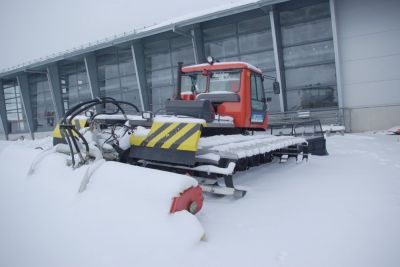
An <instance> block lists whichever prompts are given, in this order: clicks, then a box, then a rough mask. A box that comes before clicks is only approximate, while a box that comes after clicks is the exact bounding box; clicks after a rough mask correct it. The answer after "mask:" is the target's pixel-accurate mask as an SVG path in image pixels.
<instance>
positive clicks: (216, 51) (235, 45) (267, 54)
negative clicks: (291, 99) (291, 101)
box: [203, 14, 280, 111]
mask: <svg viewBox="0 0 400 267" xmlns="http://www.w3.org/2000/svg"><path fill="white" fill-rule="evenodd" d="M203 38H204V50H205V54H206V55H207V56H208V55H211V56H213V57H215V58H217V59H218V60H220V61H225V62H227V61H238V60H240V61H244V62H248V63H250V64H252V65H254V66H256V67H258V68H260V69H261V70H262V71H263V73H264V74H267V75H269V76H276V70H275V57H274V51H273V43H272V34H271V24H270V18H269V15H265V14H263V15H262V16H260V15H255V16H253V17H252V18H251V19H241V20H239V19H238V21H237V22H236V23H231V24H227V25H219V26H212V27H205V28H204V29H203ZM272 89H273V88H272V81H271V80H268V79H265V80H264V90H265V94H266V95H267V96H268V97H272V102H271V103H269V110H270V111H280V102H279V96H278V95H274V93H273V90H272Z"/></svg>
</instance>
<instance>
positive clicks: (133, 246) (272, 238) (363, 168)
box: [0, 133, 400, 267]
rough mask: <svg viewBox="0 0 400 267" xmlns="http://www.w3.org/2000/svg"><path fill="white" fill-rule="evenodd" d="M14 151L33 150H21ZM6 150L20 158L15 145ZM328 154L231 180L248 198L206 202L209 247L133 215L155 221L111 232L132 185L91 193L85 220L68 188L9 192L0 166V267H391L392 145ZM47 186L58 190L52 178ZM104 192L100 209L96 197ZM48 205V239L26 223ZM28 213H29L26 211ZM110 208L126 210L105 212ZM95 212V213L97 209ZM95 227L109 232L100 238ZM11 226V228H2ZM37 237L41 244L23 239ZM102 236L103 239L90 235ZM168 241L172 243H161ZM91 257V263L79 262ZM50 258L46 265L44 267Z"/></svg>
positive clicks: (203, 218)
mask: <svg viewBox="0 0 400 267" xmlns="http://www.w3.org/2000/svg"><path fill="white" fill-rule="evenodd" d="M21 143H23V145H24V146H35V144H32V143H30V142H29V141H25V142H21ZM43 143H45V142H44V141H43ZM9 144H10V143H7V142H1V143H0V153H1V150H3V152H4V151H9V150H10V147H9V148H7V149H4V147H5V146H7V145H9ZM11 146H12V147H17V146H16V145H15V143H13V144H12V145H11ZM327 146H328V152H329V154H330V155H329V156H322V157H319V156H312V157H310V160H309V161H308V162H302V163H296V162H295V161H289V162H288V163H284V164H279V163H274V164H269V165H264V166H260V167H256V168H253V169H251V170H250V171H249V172H247V173H239V174H237V175H236V177H235V180H234V181H235V182H236V184H237V186H238V187H240V188H244V189H246V190H247V191H248V193H247V195H246V196H245V197H244V198H243V199H238V200H234V199H232V198H229V197H225V198H217V197H213V196H209V195H206V196H205V203H204V206H203V209H202V210H201V211H200V213H199V214H198V215H197V218H198V221H200V223H201V224H202V226H203V229H204V230H205V232H206V235H207V238H206V240H205V241H197V242H194V241H193V240H194V239H195V237H196V234H198V233H196V234H194V233H191V232H188V231H192V230H193V231H198V230H196V229H198V228H197V226H194V225H195V224H196V222H195V221H191V219H188V218H190V217H188V218H186V219H185V220H183V221H184V222H186V223H182V218H181V217H182V215H181V214H179V215H177V216H176V215H165V214H164V215H163V216H164V217H163V216H158V215H156V214H154V213H151V212H149V214H146V212H141V213H140V215H139V216H147V215H149V216H153V217H154V218H156V219H157V220H147V221H146V220H145V219H143V218H142V219H140V220H139V219H137V220H139V221H141V222H142V223H143V222H144V221H146V224H145V225H143V229H137V228H133V229H132V228H129V225H130V224H131V225H133V227H134V226H137V225H138V223H137V222H135V217H134V216H133V217H132V216H125V218H128V219H129V223H127V222H124V221H118V220H116V219H115V216H119V215H120V214H119V212H120V211H121V209H122V212H121V213H122V214H125V213H124V212H127V211H126V210H124V209H129V207H130V203H129V202H133V201H134V199H135V197H134V196H129V194H127V191H126V190H123V189H124V188H126V186H127V185H129V183H128V182H127V179H123V180H121V182H123V186H116V184H115V183H117V184H118V181H119V180H118V179H116V181H115V183H108V182H104V181H103V183H98V184H97V186H94V187H93V188H92V189H93V190H92V191H90V190H89V191H88V192H91V195H88V196H86V200H88V199H89V200H90V198H91V197H92V198H93V197H95V198H98V199H100V200H101V201H102V202H101V203H102V204H103V205H104V204H105V203H107V206H106V210H105V211H106V212H105V211H103V212H91V213H90V216H91V218H88V216H85V215H84V214H82V212H87V211H88V207H93V203H92V202H93V199H92V200H91V201H92V202H90V201H86V202H85V199H78V200H77V199H74V200H72V198H71V195H68V194H70V193H68V194H67V193H66V191H67V190H66V189H65V188H64V189H63V188H56V187H55V186H63V185H64V186H66V187H67V188H70V186H71V183H73V182H65V181H64V183H53V182H51V181H52V179H49V178H46V179H44V178H41V179H39V178H37V177H36V179H19V181H18V182H17V183H14V182H10V180H9V179H6V177H5V175H4V169H7V168H8V167H9V166H10V165H14V166H15V167H16V168H18V165H19V163H18V162H17V160H14V162H11V163H10V162H8V163H7V164H8V165H9V166H8V167H7V166H6V165H4V163H3V165H1V164H2V163H1V162H0V165H1V169H0V266H46V263H47V264H49V263H50V264H51V266H101V265H103V266H146V265H147V266H159V265H160V263H162V265H163V266H304V267H311V266H319V267H320V266H334V267H337V266H351V267H354V266H360V267H368V266H371V267H375V266H385V267H392V266H393V267H397V266H400V252H399V247H400V140H399V137H398V136H395V135H386V134H383V133H376V134H374V133H366V134H345V135H344V136H341V135H334V136H329V137H328V138H327ZM16 149H17V148H16ZM11 151H14V150H11ZM3 159H4V155H3ZM20 160H21V161H27V160H29V157H28V156H21V157H20ZM152 175H156V174H155V173H152ZM158 175H164V174H162V173H158ZM54 176H55V177H54V179H56V178H57V176H59V174H54ZM165 178H167V177H165ZM110 179H115V177H110ZM174 179H175V178H174ZM36 180H37V181H38V183H39V184H38V185H37V186H35V183H36V182H35V181H36ZM46 183H47V184H46ZM27 184H30V186H27ZM95 185H96V184H95ZM108 186H109V187H110V188H109V189H108V188H107V187H108ZM32 188H34V189H32ZM41 188H45V189H46V190H45V191H46V194H45V195H43V196H40V197H39V196H38V198H40V199H42V201H36V202H35V196H34V195H32V194H33V193H34V192H36V193H37V194H40V192H41V191H40V190H41ZM26 190H27V191H28V193H27V194H25V191H26ZM52 190H54V193H52ZM96 190H97V191H96ZM108 190H110V195H108V197H104V196H102V195H101V194H107V191H108ZM118 190H123V193H122V194H123V196H124V197H126V198H127V201H125V202H124V201H123V198H118V201H116V200H114V199H113V198H112V197H110V196H112V195H116V194H117V192H118ZM143 190H144V189H143ZM149 190H150V189H149ZM100 192H101V194H100ZM43 194H44V193H43ZM59 194H66V195H68V196H69V197H70V198H64V199H63V202H62V203H61V204H62V205H61V204H60V197H59ZM25 196H26V199H24V197H25ZM150 196H151V195H149V197H150ZM46 197H47V198H46ZM51 197H54V199H55V200H54V201H55V203H56V204H60V206H59V207H60V209H59V210H57V209H55V210H57V212H56V214H55V215H54V216H58V217H56V218H54V217H52V216H47V217H46V216H45V218H47V219H49V220H51V221H52V222H55V223H57V225H52V226H51V227H50V228H48V229H47V228H43V227H40V226H39V225H38V224H39V223H41V221H40V219H42V218H44V217H42V218H38V219H37V220H35V214H38V216H44V214H46V209H49V207H50V208H54V206H56V205H49V204H48V203H47V204H46V201H44V200H43V199H46V200H47V202H51V201H52V199H51ZM152 197H154V196H152ZM21 198H22V199H21ZM105 200H107V201H105ZM28 201H31V202H32V201H33V202H35V205H38V206H32V205H28V204H29V203H28ZM149 203H150V204H151V201H150V202H149ZM80 204H83V205H85V207H84V208H82V207H79V205H80ZM71 205H72V206H73V209H71V208H70V206H71ZM113 205H123V208H119V209H117V211H113V208H112V207H113ZM26 207H29V208H33V207H34V209H35V210H31V211H30V212H29V214H28V215H29V216H28V215H24V214H21V209H22V210H24V208H26ZM132 207H137V205H136V204H135V205H133V204H132ZM96 208H98V209H99V210H100V211H101V209H102V206H101V205H97V206H96ZM63 209H66V210H63ZM50 211H53V212H54V210H51V209H50ZM111 211H113V212H112V213H111V214H112V215H111V214H110V215H109V216H110V218H108V217H107V216H108V212H111ZM129 212H132V213H135V210H134V209H133V210H131V211H129ZM63 213H67V215H68V216H70V217H69V219H68V220H67V221H66V222H64V221H63V220H60V218H64V219H65V218H67V216H66V215H65V214H63ZM99 213H100V216H99ZM13 216H14V217H13ZM75 216H76V217H75ZM112 216H114V217H112ZM165 216H171V218H167V217H165ZM174 216H175V217H174ZM10 217H13V218H10ZM183 217H185V216H183ZM26 218H29V220H26ZM97 219H101V220H107V222H106V223H104V222H102V223H100V226H98V225H96V220H97ZM18 220H19V221H18ZM32 220H34V221H33V222H32ZM82 220H83V221H82ZM9 221H14V222H18V223H16V224H15V225H9V224H7V222H9ZM188 221H190V222H188ZM42 223H46V222H42ZM32 224H33V225H32ZM64 224H65V225H68V226H69V227H70V228H68V232H67V233H65V232H64V233H60V232H59V231H61V230H62V231H65V229H66V228H65V225H64ZM163 224H168V225H163ZM174 224H176V225H179V227H174ZM27 225H31V226H30V227H27ZM190 225H192V226H190ZM5 226H7V227H5ZM183 226H185V227H183ZM107 227H108V228H107ZM19 229H23V230H24V231H25V232H24V231H19ZM34 229H39V230H40V231H41V232H35V233H31V232H26V231H28V230H34ZM99 229H101V230H102V231H104V232H107V231H109V232H108V233H104V232H96V231H98V230H99ZM116 229H121V231H117V230H116ZM168 230H171V231H173V233H171V234H166V233H164V234H161V233H162V231H168ZM85 231H86V232H87V233H88V234H85V233H86V232H85ZM77 232H78V233H82V232H83V233H84V234H83V236H80V235H77V234H76V233H77ZM152 232H153V233H155V234H150V233H152ZM74 233H75V234H74ZM141 233H142V234H141ZM49 235H53V236H52V237H49ZM68 235H71V236H72V237H73V238H67V237H68ZM41 237H43V238H44V239H45V240H44V241H43V240H42V241H41V242H39V243H38V246H36V247H35V244H34V243H33V244H32V242H33V241H35V240H36V241H37V240H41ZM58 237H60V238H58ZM186 237H187V238H186ZM90 238H93V240H88V239H90ZM121 239H123V240H122V241H121ZM60 240H61V241H60ZM63 240H68V241H69V242H68V243H63V242H62V241H63ZM72 240H73V241H74V242H72ZM48 242H53V244H52V243H48ZM21 243H24V244H25V243H28V244H30V245H29V246H28V248H31V249H32V248H35V249H34V250H31V251H26V250H21V249H20V248H21V247H24V248H27V246H24V245H21ZM82 243H83V245H82ZM78 244H79V245H78ZM40 245H42V246H44V247H40ZM88 245H91V246H93V247H92V249H88V248H87V247H86V246H88ZM79 249H83V252H82V251H80V250H79ZM88 252H90V255H82V253H88ZM27 254H28V255H27ZM71 257H72V259H71ZM73 257H75V258H73ZM48 258H50V259H51V260H44V259H48ZM80 259H84V260H80ZM90 259H92V260H90ZM47 266H50V265H47Z"/></svg>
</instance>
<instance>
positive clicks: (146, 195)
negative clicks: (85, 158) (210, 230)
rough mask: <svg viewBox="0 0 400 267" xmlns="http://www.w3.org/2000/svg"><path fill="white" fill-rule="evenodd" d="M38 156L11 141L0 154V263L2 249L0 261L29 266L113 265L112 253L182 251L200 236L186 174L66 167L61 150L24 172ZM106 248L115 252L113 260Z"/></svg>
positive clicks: (194, 187) (108, 164)
mask: <svg viewBox="0 0 400 267" xmlns="http://www.w3.org/2000/svg"><path fill="white" fill-rule="evenodd" d="M49 141H50V142H51V140H49ZM42 152H43V150H40V149H34V148H28V147H24V146H22V145H18V144H15V145H12V146H8V147H6V148H4V149H2V150H1V151H0V170H1V175H0V198H1V199H2V201H1V203H0V210H1V222H0V225H1V227H0V236H1V241H2V242H1V241H0V247H1V248H2V250H1V251H2V254H1V255H2V258H3V263H4V257H5V254H4V253H6V252H8V251H10V252H13V255H12V256H10V255H8V256H7V258H8V259H10V258H11V257H13V258H14V260H15V262H19V261H18V257H19V256H21V255H23V257H24V258H25V257H28V258H29V259H30V260H31V261H26V262H29V263H30V265H31V266H59V264H60V262H62V265H63V266H104V265H107V266H113V265H114V264H115V263H116V261H117V262H119V261H118V256H121V257H124V258H125V259H126V258H132V257H134V258H135V260H137V258H138V257H142V256H141V254H142V253H144V254H145V255H146V257H150V256H152V253H153V251H152V249H161V248H165V247H166V246H167V245H169V246H176V248H179V249H184V248H185V247H192V246H195V245H196V244H198V242H199V241H200V240H201V239H202V238H203V236H204V229H203V227H202V225H201V224H200V222H199V220H198V219H197V217H196V216H194V215H193V214H192V213H195V212H196V211H198V210H199V209H200V208H201V205H202V202H193V201H192V199H191V198H190V197H191V196H192V194H193V193H194V194H195V195H198V196H200V197H201V198H202V194H201V189H200V188H199V187H198V182H197V181H196V180H195V179H193V178H192V177H188V176H184V175H180V174H176V173H168V172H161V171H159V170H154V169H149V168H142V167H138V166H132V165H129V164H123V163H120V162H115V161H105V162H103V163H102V164H100V165H96V164H97V163H99V162H101V161H102V160H99V161H96V162H95V163H92V162H89V163H88V164H84V165H81V166H80V167H79V168H75V169H73V168H71V167H69V166H67V164H66V161H67V160H68V159H69V156H68V155H66V154H64V153H50V154H47V155H46V156H45V157H42V158H41V160H40V161H39V162H37V164H36V167H35V170H34V172H33V173H30V174H28V172H29V169H30V167H31V163H32V162H34V161H35V159H37V158H38V157H40V156H39V155H41V154H42ZM92 167H94V168H92ZM90 169H92V171H93V172H92V173H91V176H90V180H89V181H88V183H87V185H86V186H85V188H84V189H83V190H82V183H84V182H85V181H84V179H85V178H84V177H85V174H86V173H87V172H88V171H89V170H90ZM191 191H195V192H191ZM187 192H189V193H190V192H191V193H192V194H187ZM10 203H12V205H10ZM187 206H188V207H187ZM186 209H188V210H189V212H188V211H186ZM6 241H7V242H6ZM142 246H144V247H142ZM150 248H151V251H152V252H151V253H149V251H148V250H149V249H150ZM146 250H147V251H146ZM44 251H51V255H50V254H49V253H43V252H44ZM110 251H117V252H118V253H114V254H112V255H113V257H114V258H113V259H111V258H112V257H109V255H108V254H109V253H110ZM96 255H97V256H98V255H103V256H101V257H100V258H99V257H97V256H96ZM105 255H108V256H105ZM132 255H133V256H132ZM106 259H107V260H106ZM133 262H135V261H133ZM142 262H148V260H144V259H142ZM119 263H121V262H119ZM118 265H119V266H123V265H124V263H121V264H118ZM2 266H9V265H2ZM15 266H26V265H25V264H18V263H16V264H15Z"/></svg>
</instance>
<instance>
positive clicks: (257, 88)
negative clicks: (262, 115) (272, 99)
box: [250, 73, 264, 111]
mask: <svg viewBox="0 0 400 267" xmlns="http://www.w3.org/2000/svg"><path fill="white" fill-rule="evenodd" d="M250 81H251V106H252V109H253V110H258V111H262V110H264V101H263V99H264V89H263V83H262V79H261V76H260V75H257V74H254V73H252V74H251V80H250Z"/></svg>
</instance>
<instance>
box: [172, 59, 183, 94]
mask: <svg viewBox="0 0 400 267" xmlns="http://www.w3.org/2000/svg"><path fill="white" fill-rule="evenodd" d="M182 66H183V62H178V69H177V73H176V92H175V99H174V100H182V97H181V92H182Z"/></svg>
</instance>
